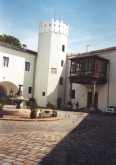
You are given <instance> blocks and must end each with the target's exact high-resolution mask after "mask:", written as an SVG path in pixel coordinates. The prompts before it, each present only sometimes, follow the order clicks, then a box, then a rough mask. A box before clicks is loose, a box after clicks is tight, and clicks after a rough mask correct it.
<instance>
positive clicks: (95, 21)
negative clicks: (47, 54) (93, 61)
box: [0, 0, 116, 53]
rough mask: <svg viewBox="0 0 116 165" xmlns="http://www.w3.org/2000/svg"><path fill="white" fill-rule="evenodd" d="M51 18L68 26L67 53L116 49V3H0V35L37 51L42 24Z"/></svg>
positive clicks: (47, 0) (11, 0)
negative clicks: (115, 47)
mask: <svg viewBox="0 0 116 165" xmlns="http://www.w3.org/2000/svg"><path fill="white" fill-rule="evenodd" d="M52 18H55V19H58V20H63V21H64V23H66V24H69V43H68V53H79V52H85V51H87V47H88V50H89V51H91V50H96V49H101V48H106V47H111V46H116V0H0V33H1V34H2V33H5V34H9V35H13V36H15V37H17V38H19V39H20V40H21V42H22V43H24V44H26V45H27V47H28V48H29V49H33V50H37V47H38V33H39V23H40V22H41V21H49V20H51V19H52ZM88 45H89V46H88Z"/></svg>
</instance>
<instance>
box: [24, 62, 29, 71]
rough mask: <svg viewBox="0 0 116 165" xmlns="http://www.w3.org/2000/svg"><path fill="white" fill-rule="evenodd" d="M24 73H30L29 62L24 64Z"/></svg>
mask: <svg viewBox="0 0 116 165" xmlns="http://www.w3.org/2000/svg"><path fill="white" fill-rule="evenodd" d="M25 71H28V72H29V71H30V62H27V61H26V62H25Z"/></svg>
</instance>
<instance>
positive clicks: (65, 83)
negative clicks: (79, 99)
mask: <svg viewBox="0 0 116 165" xmlns="http://www.w3.org/2000/svg"><path fill="white" fill-rule="evenodd" d="M67 65H68V57H67V56H66V63H65V82H64V105H65V104H66V86H67Z"/></svg>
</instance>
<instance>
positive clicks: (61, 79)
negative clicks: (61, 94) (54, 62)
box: [59, 77, 63, 85]
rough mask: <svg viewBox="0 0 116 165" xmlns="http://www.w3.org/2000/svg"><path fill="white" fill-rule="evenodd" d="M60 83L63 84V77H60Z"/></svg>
mask: <svg viewBox="0 0 116 165" xmlns="http://www.w3.org/2000/svg"><path fill="white" fill-rule="evenodd" d="M59 84H60V85H63V77H60V81H59Z"/></svg>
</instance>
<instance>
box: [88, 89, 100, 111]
mask: <svg viewBox="0 0 116 165" xmlns="http://www.w3.org/2000/svg"><path fill="white" fill-rule="evenodd" d="M91 105H92V92H88V96H87V107H88V108H89V107H90V106H91ZM94 106H95V107H96V108H97V107H98V92H96V93H95V100H94Z"/></svg>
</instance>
